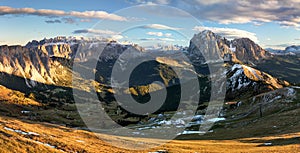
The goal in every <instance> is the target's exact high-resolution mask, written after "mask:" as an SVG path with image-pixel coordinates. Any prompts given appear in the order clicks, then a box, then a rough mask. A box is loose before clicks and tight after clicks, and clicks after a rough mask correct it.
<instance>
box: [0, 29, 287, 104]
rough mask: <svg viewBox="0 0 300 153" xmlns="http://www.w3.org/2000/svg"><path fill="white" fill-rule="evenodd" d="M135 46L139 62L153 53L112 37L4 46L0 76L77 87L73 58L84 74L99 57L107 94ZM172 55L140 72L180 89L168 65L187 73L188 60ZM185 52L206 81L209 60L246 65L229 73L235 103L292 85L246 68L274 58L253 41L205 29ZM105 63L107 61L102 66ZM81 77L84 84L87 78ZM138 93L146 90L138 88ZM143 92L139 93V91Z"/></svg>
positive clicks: (99, 71)
mask: <svg viewBox="0 0 300 153" xmlns="http://www.w3.org/2000/svg"><path fill="white" fill-rule="evenodd" d="M99 44H100V45H101V44H104V50H103V52H102V56H101V57H100V58H98V59H97V57H96V56H95V55H96V52H97V50H98V49H99V48H98V45H99ZM78 48H81V49H82V48H84V49H85V50H84V52H80V55H78V56H77V57H76V58H77V59H75V55H76V53H77V51H78ZM130 48H132V49H134V50H136V51H137V52H136V55H130V56H131V57H129V59H134V58H136V57H137V58H138V57H139V54H140V53H139V52H147V51H146V50H145V49H144V48H142V47H140V46H138V45H134V44H126V45H125V44H119V43H117V42H115V41H111V40H106V39H100V40H99V39H91V40H84V39H79V40H78V39H77V38H72V37H70V38H66V37H57V38H53V39H44V40H41V41H31V42H29V43H28V44H27V45H26V46H1V47H0V53H1V57H0V72H2V73H5V74H9V75H14V76H18V77H21V78H24V81H25V83H26V85H27V86H28V87H30V88H34V87H35V86H36V85H37V84H38V83H43V84H49V85H57V86H65V87H72V62H73V60H76V61H80V62H81V63H82V68H83V70H84V71H92V70H93V69H92V68H90V67H89V66H85V63H86V61H88V60H91V59H94V60H98V66H97V68H96V74H97V75H96V81H97V82H99V83H100V84H102V85H104V86H106V87H105V88H106V89H102V90H101V91H102V92H111V89H109V88H110V84H109V82H110V75H109V74H108V73H111V71H110V70H109V68H111V67H112V66H113V64H115V63H114V62H116V59H117V58H118V57H119V55H120V54H122V53H123V52H124V51H125V50H127V49H130ZM232 48H235V49H232ZM157 53H158V54H157ZM157 53H156V52H155V51H154V52H151V54H157V56H160V54H159V52H157ZM166 53H167V54H170V57H172V56H173V54H174V57H175V56H176V57H178V59H168V58H166V57H157V58H156V60H155V61H154V62H152V64H150V65H151V66H154V67H155V68H153V71H149V69H141V70H140V72H139V73H140V74H147V75H149V77H148V76H145V78H148V79H150V80H148V81H146V82H151V81H152V80H151V79H157V78H160V80H163V81H164V84H165V85H170V86H172V85H177V83H178V81H176V74H174V73H173V71H171V70H170V68H168V67H167V66H166V65H171V66H175V67H178V68H179V69H182V70H183V69H185V67H186V64H187V62H185V61H182V59H181V58H180V56H178V55H177V53H176V52H174V53H173V52H172V51H170V52H166ZM183 53H184V54H185V55H187V56H188V58H189V59H190V61H192V64H193V65H194V67H195V69H196V72H193V70H190V72H189V73H195V74H198V75H199V76H201V77H206V76H205V75H206V74H205V73H203V74H202V70H204V69H206V68H203V65H205V64H206V63H207V62H212V63H213V62H216V61H218V62H222V61H223V60H224V56H225V55H226V54H230V55H231V56H232V63H240V64H241V65H240V66H238V67H235V68H237V69H238V71H243V73H239V74H238V75H232V74H234V73H235V72H236V71H237V69H232V68H231V67H232V66H231V65H229V67H228V70H227V71H228V72H227V77H228V79H227V89H228V90H230V91H229V92H227V93H228V95H229V97H231V99H234V98H235V97H236V96H237V95H236V93H239V92H241V91H249V90H257V92H256V93H252V94H250V95H254V94H259V93H261V92H266V91H269V90H275V89H277V88H282V87H284V86H286V85H288V83H286V82H282V81H279V80H277V79H276V78H273V77H272V76H270V75H268V74H265V73H263V72H260V71H258V70H253V71H252V70H251V71H249V70H248V71H246V70H247V69H246V66H243V63H246V64H250V65H251V64H253V63H259V62H260V61H262V60H265V59H268V58H270V57H271V56H272V55H271V54H270V53H269V52H268V51H266V50H264V49H262V48H261V47H260V46H259V45H257V44H255V43H254V42H253V41H251V40H250V39H248V38H240V39H235V40H232V41H229V40H227V39H226V38H224V37H221V36H219V35H217V34H215V33H213V32H211V31H203V32H200V33H199V34H195V35H194V37H193V38H192V39H191V41H190V46H189V47H188V49H187V51H183ZM203 54H204V55H205V56H206V57H208V59H209V61H207V59H205V57H204V56H203ZM171 55H172V56H171ZM176 60H177V61H176ZM99 62H101V63H100V64H99ZM118 64H122V63H118ZM199 64H200V65H199ZM121 66H122V65H121ZM205 71H206V70H205ZM150 72H151V73H152V72H153V73H154V72H155V73H157V75H156V74H155V75H154V74H151V73H150ZM257 74H260V76H261V77H260V78H261V79H253V78H251V77H253V76H256V75H257ZM78 77H79V79H81V80H83V78H85V77H83V76H78ZM134 78H135V77H134ZM87 79H93V78H87ZM174 79H175V81H174ZM186 79H188V78H186ZM133 80H135V81H136V85H143V86H147V84H141V82H143V80H141V78H138V77H137V78H135V79H133ZM234 80H236V81H234ZM144 82H145V81H144ZM171 82H174V83H171ZM176 82H177V83H176ZM245 82H247V83H245ZM134 89H142V88H138V87H134ZM160 89H161V87H159V88H157V90H160ZM132 91H133V90H132ZM143 92H144V91H143ZM143 92H142V91H135V93H143Z"/></svg>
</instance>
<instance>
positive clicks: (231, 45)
mask: <svg viewBox="0 0 300 153" xmlns="http://www.w3.org/2000/svg"><path fill="white" fill-rule="evenodd" d="M188 54H189V56H190V57H191V59H192V60H193V61H197V62H200V63H205V62H211V61H218V60H220V61H221V60H223V58H224V55H225V54H231V55H232V61H233V62H242V63H247V64H252V63H257V62H260V61H261V60H263V59H266V58H269V57H271V54H270V53H269V52H268V51H266V50H264V49H262V48H261V47H260V46H259V45H257V44H255V43H254V42H253V41H252V40H250V39H248V38H240V39H235V40H232V41H229V40H227V39H226V38H224V37H221V36H219V35H217V34H215V33H213V32H211V31H208V30H206V31H202V32H200V33H199V34H195V35H194V37H193V38H192V39H191V41H190V46H189V48H188Z"/></svg>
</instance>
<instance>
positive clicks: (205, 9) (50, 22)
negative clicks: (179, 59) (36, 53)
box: [0, 0, 300, 48]
mask: <svg viewBox="0 0 300 153" xmlns="http://www.w3.org/2000/svg"><path fill="white" fill-rule="evenodd" d="M140 5H142V6H140ZM0 6H1V7H0V25H1V27H2V28H0V32H1V35H2V37H0V44H8V45H12V44H21V45H25V44H26V43H27V42H28V41H30V40H32V39H36V40H40V39H43V38H45V37H46V38H50V37H55V36H101V37H112V38H114V39H118V40H119V41H132V42H135V43H139V44H144V45H147V44H153V43H154V44H155V43H167V44H180V45H188V43H189V39H191V37H192V36H193V34H195V33H198V32H199V31H202V30H212V31H214V32H215V33H218V34H220V35H222V36H225V37H227V38H229V39H234V38H239V37H249V38H250V39H252V40H253V41H255V42H257V43H258V44H259V45H261V46H262V47H264V48H267V47H272V48H284V47H286V46H288V45H294V44H296V45H297V44H300V31H299V29H300V12H299V11H298V10H299V9H300V2H298V0H286V1H280V0H268V1H262V0H252V1H246V0H242V1H235V0H210V1H205V0H153V1H148V0H124V1H122V0H110V1H99V0H95V1H88V2H87V1H79V0H73V1H72V2H70V1H66V0H60V1H58V0H51V1H49V0H46V1H40V0H39V1H38V0H31V1H28V0H18V1H11V0H0ZM194 17H195V18H194Z"/></svg>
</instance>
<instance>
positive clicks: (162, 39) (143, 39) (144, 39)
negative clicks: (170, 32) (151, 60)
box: [140, 38, 175, 41]
mask: <svg viewBox="0 0 300 153" xmlns="http://www.w3.org/2000/svg"><path fill="white" fill-rule="evenodd" d="M140 40H142V41H175V39H171V38H141V39H140Z"/></svg>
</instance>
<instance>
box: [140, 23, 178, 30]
mask: <svg viewBox="0 0 300 153" xmlns="http://www.w3.org/2000/svg"><path fill="white" fill-rule="evenodd" d="M141 28H144V29H158V30H175V31H176V30H181V28H176V27H170V26H167V25H162V24H149V25H145V26H141Z"/></svg>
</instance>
